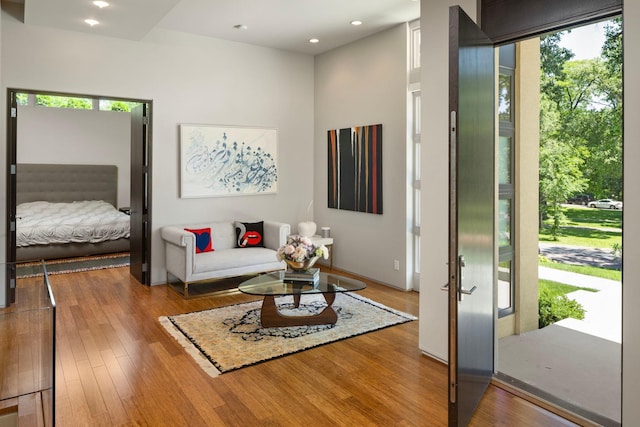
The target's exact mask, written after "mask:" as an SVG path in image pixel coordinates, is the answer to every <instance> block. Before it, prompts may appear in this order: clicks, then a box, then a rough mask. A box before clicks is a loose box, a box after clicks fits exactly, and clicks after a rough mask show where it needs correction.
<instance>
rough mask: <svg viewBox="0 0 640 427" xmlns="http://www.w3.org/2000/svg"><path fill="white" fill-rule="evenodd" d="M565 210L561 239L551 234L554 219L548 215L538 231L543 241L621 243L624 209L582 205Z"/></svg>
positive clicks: (599, 245)
mask: <svg viewBox="0 0 640 427" xmlns="http://www.w3.org/2000/svg"><path fill="white" fill-rule="evenodd" d="M562 211H563V213H564V215H565V217H566V222H565V223H564V224H563V225H562V226H561V229H560V233H559V236H558V240H553V238H552V236H551V231H550V228H549V227H550V225H551V223H552V221H553V218H552V216H551V215H549V217H548V218H547V219H545V220H544V221H543V228H542V229H541V230H540V231H539V234H538V238H539V240H540V241H541V242H555V243H560V244H565V245H575V246H590V247H595V248H613V246H614V245H615V244H617V245H622V211H617V210H608V209H589V208H583V207H563V208H562ZM604 228H606V230H605V229H604Z"/></svg>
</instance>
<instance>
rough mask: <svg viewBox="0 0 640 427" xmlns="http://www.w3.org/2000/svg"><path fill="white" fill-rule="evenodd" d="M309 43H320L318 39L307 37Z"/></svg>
mask: <svg viewBox="0 0 640 427" xmlns="http://www.w3.org/2000/svg"><path fill="white" fill-rule="evenodd" d="M309 43H320V39H309Z"/></svg>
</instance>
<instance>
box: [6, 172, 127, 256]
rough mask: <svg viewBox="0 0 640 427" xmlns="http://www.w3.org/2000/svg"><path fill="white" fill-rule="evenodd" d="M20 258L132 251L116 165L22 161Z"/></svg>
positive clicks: (18, 218)
mask: <svg viewBox="0 0 640 427" xmlns="http://www.w3.org/2000/svg"><path fill="white" fill-rule="evenodd" d="M16 183H17V192H16V261H18V262H22V261H30V260H39V259H57V258H72V257H79V256H87V255H99V254H109V253H116V252H128V251H129V234H130V220H129V219H130V217H129V215H127V214H126V213H124V212H120V211H119V210H118V209H117V198H118V189H117V183H118V169H117V167H116V166H113V165H61V164H27V163H22V164H18V165H17V168H16Z"/></svg>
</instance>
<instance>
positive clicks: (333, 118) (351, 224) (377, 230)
mask: <svg viewBox="0 0 640 427" xmlns="http://www.w3.org/2000/svg"><path fill="white" fill-rule="evenodd" d="M315 78H316V80H315V108H316V115H315V118H316V121H315V144H316V145H315V148H314V157H315V161H314V168H315V175H314V189H315V191H314V216H315V217H314V219H315V222H316V223H317V224H318V227H321V226H328V227H331V236H332V237H333V238H334V239H335V245H334V248H335V254H336V257H335V260H334V266H335V267H338V268H340V269H343V270H346V271H351V272H354V273H357V274H360V275H362V276H365V277H369V278H373V279H374V280H377V281H380V282H382V283H386V284H389V285H391V286H394V287H398V288H401V289H406V288H407V286H408V284H409V282H408V279H409V277H408V275H407V274H405V265H406V261H407V260H406V242H407V232H406V230H407V225H406V221H407V214H406V203H407V201H406V196H405V193H406V156H407V25H406V24H403V25H399V26H396V27H394V28H392V29H390V30H387V31H385V32H382V33H379V34H377V35H374V36H371V37H368V38H366V39H363V40H360V41H357V42H355V43H351V44H349V45H347V46H343V47H341V48H338V49H335V50H333V51H330V52H327V53H325V54H322V55H318V56H317V57H316V60H315ZM378 123H381V124H382V162H383V166H382V193H383V194H382V197H383V207H382V209H383V213H382V214H381V215H378V214H370V213H363V212H354V211H348V210H339V209H329V208H328V207H327V200H328V189H327V184H328V183H327V181H328V177H327V153H328V149H327V147H328V144H327V131H329V130H332V129H342V128H350V127H353V126H363V125H374V124H378ZM394 260H398V261H399V262H400V270H399V271H396V270H394V268H393V267H394V264H393V262H394Z"/></svg>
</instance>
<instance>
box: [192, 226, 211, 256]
mask: <svg viewBox="0 0 640 427" xmlns="http://www.w3.org/2000/svg"><path fill="white" fill-rule="evenodd" d="M185 231H189V232H191V233H193V234H194V235H195V236H196V253H197V254H199V253H202V252H211V251H213V250H214V249H213V246H212V241H213V237H212V236H211V228H185Z"/></svg>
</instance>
